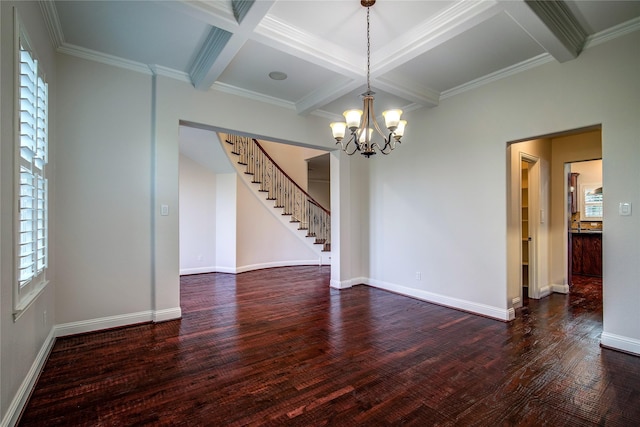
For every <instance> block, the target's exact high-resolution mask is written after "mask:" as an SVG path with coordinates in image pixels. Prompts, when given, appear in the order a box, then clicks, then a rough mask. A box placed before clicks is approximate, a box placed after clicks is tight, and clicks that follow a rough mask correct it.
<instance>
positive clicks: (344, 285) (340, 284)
mask: <svg viewBox="0 0 640 427" xmlns="http://www.w3.org/2000/svg"><path fill="white" fill-rule="evenodd" d="M367 282H368V280H367V279H366V278H365V277H356V278H355V279H349V280H342V281H340V280H331V281H330V282H329V286H330V287H332V288H334V289H348V288H351V287H353V286H355V285H360V284H367Z"/></svg>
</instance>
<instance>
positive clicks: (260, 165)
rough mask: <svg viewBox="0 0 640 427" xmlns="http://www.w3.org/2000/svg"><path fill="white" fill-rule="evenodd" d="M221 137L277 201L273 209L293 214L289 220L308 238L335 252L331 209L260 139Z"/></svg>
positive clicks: (228, 151) (261, 186) (246, 169)
mask: <svg viewBox="0 0 640 427" xmlns="http://www.w3.org/2000/svg"><path fill="white" fill-rule="evenodd" d="M220 140H221V141H223V140H224V141H226V143H227V144H228V147H229V148H230V149H227V150H225V151H226V152H227V153H228V155H229V156H230V158H232V157H231V156H235V157H236V161H237V164H238V165H241V168H242V169H243V170H244V173H245V174H246V175H251V182H252V183H253V184H256V185H258V186H259V187H258V191H259V192H261V193H266V200H272V201H273V202H274V204H273V208H274V209H281V210H282V215H286V216H290V221H289V222H291V223H297V224H298V227H297V229H298V230H304V231H306V235H305V237H307V238H309V239H313V241H312V243H313V244H314V245H322V247H321V251H322V252H329V251H331V213H330V212H329V210H328V209H326V208H324V207H323V206H321V205H320V203H318V202H317V201H316V200H314V198H313V197H311V196H310V195H309V193H307V192H306V191H305V190H303V189H302V188H301V187H300V186H299V185H298V184H297V183H296V182H295V181H294V180H293V179H291V178H290V177H289V175H287V173H286V172H285V171H284V170H283V169H282V168H281V167H280V166H279V165H278V164H277V163H276V162H275V161H274V160H273V159H272V158H271V156H269V154H268V153H267V152H266V151H265V150H264V148H263V147H262V146H261V145H260V143H259V142H258V141H257V140H255V139H253V138H248V137H244V136H239V135H232V134H227V135H221V138H220ZM232 160H233V159H232Z"/></svg>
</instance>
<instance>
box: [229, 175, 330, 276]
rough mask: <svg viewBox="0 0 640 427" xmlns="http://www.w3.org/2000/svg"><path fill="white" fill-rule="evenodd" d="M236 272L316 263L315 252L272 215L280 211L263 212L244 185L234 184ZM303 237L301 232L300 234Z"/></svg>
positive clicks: (240, 183)
mask: <svg viewBox="0 0 640 427" xmlns="http://www.w3.org/2000/svg"><path fill="white" fill-rule="evenodd" d="M237 194H238V199H237V211H236V218H237V223H236V236H237V252H236V257H237V270H238V271H246V270H254V269H256V268H268V267H276V266H282V265H308V264H317V263H318V262H319V259H318V257H317V256H316V254H315V252H314V251H313V250H311V249H310V248H309V247H308V246H307V245H305V243H304V242H303V241H302V240H301V239H300V238H299V237H296V236H295V235H294V234H293V233H291V232H290V230H287V229H285V228H284V227H283V226H282V224H281V223H280V221H279V220H278V219H277V218H276V217H275V215H281V210H279V209H278V210H275V209H274V210H273V212H270V211H269V210H267V209H265V208H264V205H263V203H262V202H261V201H260V200H258V198H257V197H256V196H255V194H254V193H252V192H251V191H250V190H249V188H247V185H246V184H245V183H244V182H240V180H238V184H237ZM300 233H302V234H304V232H302V231H301V232H300Z"/></svg>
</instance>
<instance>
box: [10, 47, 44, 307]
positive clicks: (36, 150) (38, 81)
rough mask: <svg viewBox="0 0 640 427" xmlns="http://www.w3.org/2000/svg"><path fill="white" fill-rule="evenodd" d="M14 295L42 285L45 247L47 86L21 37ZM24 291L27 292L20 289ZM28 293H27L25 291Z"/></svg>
mask: <svg viewBox="0 0 640 427" xmlns="http://www.w3.org/2000/svg"><path fill="white" fill-rule="evenodd" d="M18 54H19V76H18V77H19V78H18V81H19V88H18V100H17V101H18V121H19V123H18V139H19V141H18V142H19V148H20V150H19V152H20V156H19V172H18V174H19V179H18V182H19V191H18V221H19V228H18V239H17V240H18V244H17V257H16V258H17V276H18V279H17V280H18V293H19V294H20V293H21V291H23V289H24V288H26V287H28V285H32V284H33V282H35V281H44V270H45V269H46V267H47V262H48V261H47V252H48V251H47V244H48V241H47V239H48V200H47V199H48V182H47V175H46V166H47V149H48V105H47V104H48V98H49V94H48V86H47V83H46V82H45V80H44V76H43V75H42V72H41V70H39V69H38V61H37V59H35V57H34V55H33V53H32V52H31V51H30V49H29V48H28V44H27V42H26V37H24V35H23V34H21V36H20V41H19V52H18ZM24 290H27V289H24ZM29 290H31V289H29Z"/></svg>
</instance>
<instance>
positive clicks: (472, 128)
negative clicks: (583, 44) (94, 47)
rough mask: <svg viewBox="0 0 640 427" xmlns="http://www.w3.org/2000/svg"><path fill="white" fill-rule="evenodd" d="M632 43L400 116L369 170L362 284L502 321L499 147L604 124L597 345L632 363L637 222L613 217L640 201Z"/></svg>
mask: <svg viewBox="0 0 640 427" xmlns="http://www.w3.org/2000/svg"><path fill="white" fill-rule="evenodd" d="M639 44H640V32H638V31H636V32H634V33H631V34H628V35H625V36H623V37H621V38H619V39H616V40H613V41H610V42H608V43H606V44H602V45H598V46H595V47H592V48H589V49H587V50H585V51H584V52H583V53H582V54H581V56H580V57H579V58H578V59H576V60H574V61H569V62H566V63H563V64H558V63H547V64H545V65H542V66H540V67H537V68H535V69H532V70H530V71H527V72H523V73H520V74H517V75H514V76H512V77H509V78H505V79H502V80H499V81H497V82H494V83H492V84H488V85H485V86H482V87H480V88H477V89H475V90H472V91H469V92H466V93H464V94H461V95H459V96H455V97H452V98H448V99H445V100H443V101H442V102H441V103H440V105H439V106H438V107H437V108H434V109H431V110H429V111H426V112H425V111H415V112H412V113H409V114H408V117H407V119H408V120H409V125H408V126H407V131H406V134H405V137H404V138H403V144H402V147H401V148H399V149H398V150H396V151H395V152H394V153H393V154H392V155H390V156H388V157H385V158H382V159H380V158H376V159H373V161H372V162H371V174H370V177H369V180H370V181H371V204H370V207H371V214H370V217H369V221H368V224H367V225H368V226H369V227H370V230H371V245H370V251H371V257H370V263H371V268H370V272H369V275H370V278H371V279H372V280H374V281H379V282H381V283H382V284H383V285H385V286H387V287H389V288H392V287H396V288H402V289H404V290H408V292H410V293H413V294H416V295H418V296H420V295H423V296H427V297H433V298H434V299H438V298H439V299H440V300H441V301H443V302H445V303H446V302H451V303H455V304H458V306H459V307H461V308H475V309H478V311H481V312H483V311H484V312H485V313H487V314H491V313H494V314H498V315H499V314H501V313H505V312H506V311H507V309H508V301H507V298H506V295H507V278H506V271H507V267H506V260H507V248H506V223H507V222H506V212H507V207H506V197H505V193H506V191H505V190H506V188H507V182H506V179H507V174H506V173H505V168H506V155H505V150H506V144H507V142H508V141H515V140H521V139H523V138H527V137H533V136H536V135H547V134H553V133H556V132H560V131H564V130H569V129H578V128H582V127H586V126H591V125H595V124H600V123H601V124H602V147H603V171H604V176H603V180H604V182H605V183H606V187H607V202H606V203H605V216H606V218H607V220H606V221H605V230H604V235H603V245H604V260H603V263H604V282H605V283H606V284H607V286H606V287H605V291H604V292H605V302H604V331H605V333H604V334H603V343H604V344H605V345H612V346H616V347H620V348H626V349H627V350H629V351H634V352H636V353H640V314H639V313H640V312H639V311H638V310H637V309H636V306H637V303H638V301H640V288H639V287H638V286H637V283H638V281H639V279H640V263H638V262H637V260H638V259H640V244H638V242H639V241H640V215H638V214H637V212H635V211H634V214H633V215H632V216H628V217H622V216H619V215H618V213H617V206H618V203H619V202H622V201H628V202H631V203H634V204H637V203H639V202H640V175H639V174H640V169H639V168H637V165H636V163H637V159H639V158H640V144H638V141H637V136H638V135H639V134H640V121H638V114H637V113H638V111H640V86H639V85H638V84H637V76H638V75H640V56H639V55H637V54H636V53H637V46H638V45H639ZM416 271H421V272H422V280H416V279H415V276H414V274H415V272H416ZM496 317H498V316H496Z"/></svg>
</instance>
